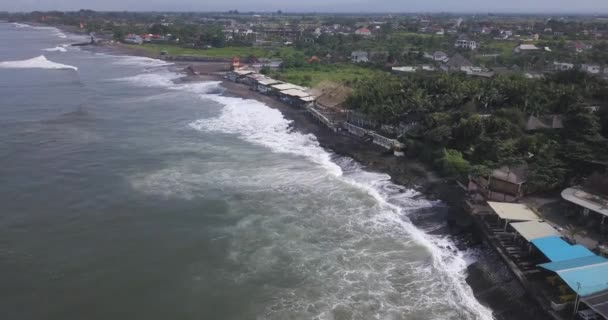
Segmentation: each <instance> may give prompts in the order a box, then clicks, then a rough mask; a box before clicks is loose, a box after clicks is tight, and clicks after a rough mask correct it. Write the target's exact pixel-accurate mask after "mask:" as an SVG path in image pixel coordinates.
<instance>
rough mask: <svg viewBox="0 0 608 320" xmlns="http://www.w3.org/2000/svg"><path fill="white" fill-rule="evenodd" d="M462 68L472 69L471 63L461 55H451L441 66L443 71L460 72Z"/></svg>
mask: <svg viewBox="0 0 608 320" xmlns="http://www.w3.org/2000/svg"><path fill="white" fill-rule="evenodd" d="M463 67H473V63H471V61H469V60H468V59H467V58H465V57H463V56H462V55H461V54H458V53H457V54H455V55H453V56H452V57H451V58H450V60H448V62H447V63H445V64H444V65H442V66H441V69H443V70H444V71H460V70H462V68H463Z"/></svg>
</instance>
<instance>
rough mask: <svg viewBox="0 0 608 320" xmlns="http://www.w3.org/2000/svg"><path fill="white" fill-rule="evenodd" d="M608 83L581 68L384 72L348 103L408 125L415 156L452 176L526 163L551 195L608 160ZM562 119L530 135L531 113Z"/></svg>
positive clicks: (534, 183) (536, 185) (533, 182)
mask: <svg viewBox="0 0 608 320" xmlns="http://www.w3.org/2000/svg"><path fill="white" fill-rule="evenodd" d="M607 91H608V84H607V83H606V82H605V81H603V80H600V79H598V78H594V77H590V76H587V75H585V74H583V73H581V72H578V71H569V72H564V73H557V74H555V75H551V76H547V77H546V78H545V79H543V80H538V79H526V78H524V77H522V76H515V75H511V76H498V77H495V78H493V79H475V78H471V77H467V76H465V75H463V74H451V73H450V74H440V75H433V76H429V75H408V76H406V77H397V76H393V75H388V74H386V75H379V76H377V77H373V78H371V79H367V80H366V79H363V80H361V81H358V82H357V83H356V84H355V91H354V93H353V95H352V96H351V97H350V98H349V101H348V105H349V106H350V107H351V108H352V109H354V110H355V111H358V112H360V113H363V114H366V115H367V116H368V117H370V118H372V119H374V120H376V121H377V122H378V123H383V124H389V125H393V126H394V127H396V126H398V125H401V126H402V127H407V128H409V129H408V130H407V131H406V132H404V134H402V135H401V136H400V139H401V140H403V141H404V142H405V145H406V146H408V151H409V154H410V155H412V156H416V157H419V158H421V159H423V160H426V161H428V162H430V163H433V164H435V165H436V166H437V168H438V169H439V170H440V171H442V172H444V173H445V174H447V175H463V174H465V173H466V172H470V171H471V170H477V171H479V170H485V169H488V168H495V167H498V166H502V165H517V164H524V163H525V164H527V165H528V167H529V169H530V174H531V179H530V183H529V184H528V185H529V188H531V189H533V190H547V189H553V188H556V187H558V186H561V185H562V184H563V183H565V182H566V181H568V180H569V179H571V178H576V177H578V176H583V175H586V174H588V172H586V169H587V167H586V166H584V165H581V164H584V163H588V162H590V161H597V160H602V159H605V158H606V157H608V152H606V150H607V149H606V147H608V143H607V140H606V138H605V137H604V136H603V135H602V133H605V132H607V129H608V128H606V125H607V124H608V121H606V119H607V116H606V112H603V111H600V112H595V111H594V110H593V109H591V108H589V107H588V105H589V102H593V103H594V104H599V105H605V104H607V102H608V99H606V95H607V94H606V92H607ZM531 115H534V116H537V117H539V118H540V117H543V116H548V115H556V116H558V117H559V119H562V123H563V129H555V130H551V129H546V130H532V131H526V123H527V120H528V118H529V117H530V116H531Z"/></svg>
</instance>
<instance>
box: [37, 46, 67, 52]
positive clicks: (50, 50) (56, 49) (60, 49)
mask: <svg viewBox="0 0 608 320" xmlns="http://www.w3.org/2000/svg"><path fill="white" fill-rule="evenodd" d="M42 50H43V51H48V52H67V51H68V49H66V48H65V47H55V48H46V49H42Z"/></svg>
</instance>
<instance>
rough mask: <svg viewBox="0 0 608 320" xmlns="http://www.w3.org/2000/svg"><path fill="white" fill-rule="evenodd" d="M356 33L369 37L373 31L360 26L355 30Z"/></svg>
mask: <svg viewBox="0 0 608 320" xmlns="http://www.w3.org/2000/svg"><path fill="white" fill-rule="evenodd" d="M355 34H356V35H358V36H364V37H369V36H371V35H372V32H371V31H370V30H369V29H368V28H359V29H357V30H355Z"/></svg>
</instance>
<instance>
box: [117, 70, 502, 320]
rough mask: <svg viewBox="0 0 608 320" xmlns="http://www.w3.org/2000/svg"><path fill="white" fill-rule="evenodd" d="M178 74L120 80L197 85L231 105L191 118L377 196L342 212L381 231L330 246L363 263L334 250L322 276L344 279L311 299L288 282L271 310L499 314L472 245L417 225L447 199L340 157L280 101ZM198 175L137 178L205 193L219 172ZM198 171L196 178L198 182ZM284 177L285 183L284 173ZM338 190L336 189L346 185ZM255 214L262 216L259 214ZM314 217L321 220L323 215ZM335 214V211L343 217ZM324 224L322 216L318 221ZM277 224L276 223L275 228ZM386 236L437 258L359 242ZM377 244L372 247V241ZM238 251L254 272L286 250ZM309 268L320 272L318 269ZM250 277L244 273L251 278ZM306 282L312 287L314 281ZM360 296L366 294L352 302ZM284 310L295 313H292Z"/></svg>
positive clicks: (347, 315)
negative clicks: (463, 247)
mask: <svg viewBox="0 0 608 320" xmlns="http://www.w3.org/2000/svg"><path fill="white" fill-rule="evenodd" d="M177 77H179V76H178V75H175V74H171V73H170V72H166V73H150V74H140V75H138V76H134V77H128V78H122V79H120V80H123V81H129V82H131V83H133V84H135V85H140V86H158V87H164V88H166V89H170V90H180V91H184V92H190V93H193V94H197V95H199V96H200V97H201V98H203V99H206V100H212V101H215V102H216V103H219V104H221V105H222V106H223V107H222V109H221V112H220V114H219V116H217V117H215V118H208V119H200V120H196V121H194V122H192V123H190V127H192V128H193V129H195V130H198V131H204V132H218V133H223V134H231V135H236V136H238V137H239V138H240V139H243V140H245V141H248V142H250V143H253V144H256V145H260V146H264V147H266V148H268V149H269V150H272V151H273V152H275V153H285V154H291V155H296V156H301V157H304V158H306V159H308V160H310V161H312V162H313V163H315V164H316V165H318V166H319V167H320V168H322V169H321V170H322V171H323V172H325V173H326V178H328V179H333V180H338V181H341V182H342V183H343V185H344V187H346V186H350V188H355V189H356V190H359V191H360V192H364V193H365V194H367V195H368V196H369V197H371V198H372V199H373V201H374V202H375V203H376V204H375V205H374V207H375V208H374V209H373V210H372V213H370V212H369V208H368V209H364V207H362V208H361V209H360V210H363V211H365V212H360V211H357V215H356V216H344V217H341V216H342V214H340V217H341V218H338V219H345V220H344V223H347V224H348V225H347V226H343V227H344V228H346V229H347V230H348V232H355V231H353V230H351V229H352V228H363V229H366V228H368V229H370V230H374V231H369V232H368V233H366V232H362V231H361V230H357V231H356V232H355V233H354V234H352V235H355V234H356V236H355V238H356V239H355V240H352V241H354V242H352V243H349V244H346V243H345V244H344V248H333V249H327V250H329V253H327V254H329V255H333V254H337V255H338V256H339V257H336V259H352V261H353V262H354V264H352V265H351V264H346V265H342V264H339V265H326V263H331V262H330V261H333V260H331V259H333V258H330V260H329V262H328V261H326V260H323V262H322V263H323V264H324V266H323V267H320V266H319V268H321V269H319V270H317V271H316V272H319V273H320V274H319V275H318V276H320V279H323V281H330V278H331V279H333V280H336V281H338V283H337V284H336V283H333V284H331V288H330V287H327V285H326V284H319V286H320V287H317V288H308V289H309V290H317V291H323V292H318V293H317V298H314V299H313V298H310V299H312V300H310V299H309V298H307V297H306V295H305V294H301V293H297V291H296V290H297V289H286V293H285V294H283V295H281V297H280V298H278V300H277V301H276V305H273V306H269V309H268V310H267V313H268V314H267V316H268V318H272V319H274V318H276V319H281V318H282V317H287V316H288V315H289V314H293V312H295V311H296V310H297V311H298V312H310V313H313V314H316V316H315V317H314V319H333V318H341V317H344V319H352V318H357V317H372V318H387V319H388V318H390V319H393V318H394V319H401V318H402V316H401V315H404V314H408V315H410V316H412V315H413V316H414V317H415V316H416V314H417V313H416V312H418V311H417V309H424V310H434V309H435V305H436V306H437V307H436V309H437V311H432V313H434V314H433V315H429V314H426V315H421V314H418V315H419V316H421V317H424V318H428V317H429V316H430V317H431V318H442V319H443V318H446V319H447V318H450V319H452V318H462V319H482V320H489V319H493V316H492V311H491V310H490V309H488V308H486V307H484V306H483V305H481V304H480V303H479V301H477V299H476V298H475V297H474V295H473V292H472V289H471V288H470V287H469V286H468V284H467V283H466V280H465V279H466V267H467V266H468V264H469V263H470V261H468V255H469V254H470V252H463V251H458V250H455V249H454V248H456V246H455V244H454V243H453V241H452V240H451V239H450V238H449V237H448V236H436V235H431V234H429V233H427V232H426V231H425V230H421V229H419V228H418V227H416V226H415V225H414V224H413V223H412V222H411V221H410V219H409V218H408V215H409V214H412V213H413V212H415V211H416V210H421V209H425V208H427V209H428V208H433V207H434V206H438V205H440V204H439V203H433V202H429V201H427V200H425V199H424V198H422V197H421V196H420V194H418V193H417V192H416V191H414V190H410V189H405V188H403V187H402V186H398V185H395V184H393V183H392V182H391V179H390V176H389V175H387V174H381V173H374V172H369V171H366V170H365V169H364V168H363V167H361V166H360V165H359V164H358V163H356V162H355V161H353V160H352V159H350V158H344V157H338V156H336V155H334V154H332V153H330V152H328V151H326V150H325V149H323V148H322V147H321V146H320V145H319V142H318V141H317V139H316V137H315V136H314V135H311V134H303V133H301V132H298V131H294V130H292V129H291V121H289V120H287V119H285V118H284V117H283V115H282V114H281V113H280V112H279V111H278V110H276V109H272V108H270V107H268V106H266V105H265V104H263V103H261V102H258V101H256V100H250V99H242V98H235V97H227V96H223V95H221V94H219V93H221V92H222V89H221V86H220V82H203V83H185V84H179V83H175V79H176V78H177ZM251 174H254V173H251ZM293 174H295V173H293ZM198 175H203V173H197V172H196V171H194V172H185V173H184V172H181V171H179V170H178V171H174V170H173V169H172V170H169V171H167V172H163V171H161V172H157V173H155V174H153V175H152V176H150V177H148V178H143V179H141V180H137V181H138V183H137V184H136V186H139V187H142V188H143V187H146V186H147V187H151V188H153V189H155V190H157V192H158V190H160V191H161V192H162V190H164V189H163V188H162V185H164V184H165V183H169V184H170V185H171V186H172V190H174V191H176V192H177V193H178V194H187V195H190V196H189V197H193V196H194V194H196V192H194V191H193V190H190V188H193V186H194V185H196V179H198V178H200V179H202V180H201V181H208V180H209V179H210V177H208V176H206V175H204V176H200V177H199V176H198ZM258 175H261V176H259V177H256V178H251V177H249V176H247V177H248V178H251V179H254V180H253V181H257V180H255V179H262V177H264V178H263V179H262V180H263V181H266V179H267V177H265V176H264V175H262V174H261V173H259V174H258ZM195 178H196V179H195ZM191 179H194V180H193V181H190V180H191ZM242 180H244V181H246V180H247V179H246V178H245V177H243V179H242ZM289 181H291V182H290V183H289V184H288V185H289V188H296V189H297V188H298V186H297V181H301V180H299V179H295V180H294V179H289ZM258 182H259V181H258ZM276 183H277V184H280V183H279V182H276ZM266 184H268V185H272V184H273V182H267V183H266V182H265V183H264V184H263V185H266ZM260 187H262V186H260ZM262 188H263V187H262ZM165 191H166V190H165ZM333 192H336V193H337V192H339V191H333ZM170 194H171V195H173V194H174V193H173V192H171V193H170ZM165 195H166V194H165ZM349 199H351V200H347V199H343V200H340V201H346V203H349V201H350V204H351V205H353V202H356V201H361V199H352V198H349ZM336 201H338V200H336ZM338 207H340V206H338ZM347 207H348V206H346V207H340V208H342V209H335V210H355V209H346V208H347ZM319 210H322V209H321V208H320V209H319ZM332 210H334V209H332ZM356 210H359V209H356ZM314 214H315V217H317V218H322V217H320V216H319V215H320V214H322V213H319V212H316V213H314ZM323 214H325V213H323ZM336 214H337V213H336ZM325 217H326V216H325ZM251 219H256V218H255V217H251ZM312 219H313V220H314V218H312ZM332 219H335V217H333V218H332ZM353 219H355V220H356V219H359V220H358V221H356V222H353V221H351V220H353ZM248 220H250V219H248ZM347 220H348V221H347ZM307 221H308V220H307ZM243 223H246V222H243ZM310 223H313V222H310ZM315 223H318V221H317V222H315ZM351 223H356V226H353V225H351ZM273 231H274V232H277V231H276V230H273ZM359 237H362V238H359ZM382 237H389V238H391V239H392V240H391V241H392V242H391V243H393V244H395V243H407V242H409V241H410V240H411V241H413V242H415V243H416V244H417V245H419V246H422V247H424V248H425V249H426V251H427V252H428V254H429V255H430V259H429V260H430V262H429V263H425V262H424V258H421V257H416V256H414V255H412V257H411V260H412V261H409V260H408V259H409V257H408V256H407V252H408V251H407V250H404V249H395V250H394V251H390V249H386V250H388V251H386V250H383V251H382V252H380V253H379V254H381V255H382V256H376V255H374V253H373V252H367V251H365V250H369V246H368V245H367V244H366V245H365V246H364V248H363V249H361V248H360V244H361V243H365V242H366V241H370V240H371V239H376V238H378V239H382ZM244 241H246V240H244ZM285 246H287V248H283V249H285V250H288V251H289V252H291V253H293V252H296V253H295V254H303V256H304V257H303V258H302V259H307V261H310V260H315V259H314V258H311V257H310V255H311V253H310V252H309V253H303V252H298V250H304V249H302V248H292V247H291V244H286V245H285ZM371 246H372V247H373V245H371ZM237 249H238V248H236V249H234V250H237ZM268 250H270V249H268ZM277 250H279V249H277ZM281 250H282V249H281ZM293 250H296V251H293ZM358 250H364V251H358ZM412 254H414V253H412ZM231 257H232V258H233V259H235V260H244V261H246V263H245V264H252V265H254V266H257V267H255V268H254V270H253V271H252V272H253V273H255V272H259V270H260V268H262V269H265V268H267V267H268V268H271V266H272V263H273V262H272V261H274V260H276V259H278V258H277V257H276V256H274V255H273V253H272V251H268V252H266V251H263V250H262V251H259V250H258V251H256V254H255V255H253V256H249V255H244V256H243V253H240V252H233V253H231ZM298 258H300V257H298ZM251 259H253V260H251ZM319 259H321V258H319ZM323 259H325V258H323ZM318 263H321V262H318ZM368 264H369V265H368ZM372 265H373V266H372ZM298 266H299V268H305V267H304V266H301V265H298ZM306 271H307V272H311V271H310V270H306ZM246 276H247V275H243V277H246ZM336 277H337V278H336ZM235 281H238V280H235ZM395 286H397V287H395ZM321 288H323V289H321ZM301 290H304V291H305V290H306V289H301ZM324 290H326V291H324ZM353 298H354V299H361V300H359V301H357V300H354V301H353V300H352V299H353ZM368 307H369V308H368ZM366 308H368V309H366ZM370 308H371V309H370ZM286 310H289V311H286ZM302 310H305V311H302ZM284 312H288V314H285V313H284ZM289 312H292V313H289ZM435 313H436V314H435ZM307 314H308V313H307Z"/></svg>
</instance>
